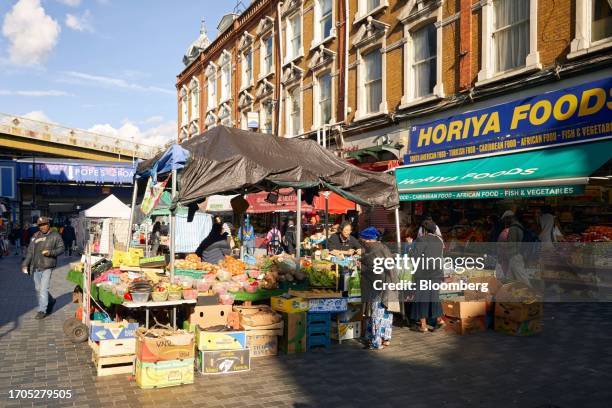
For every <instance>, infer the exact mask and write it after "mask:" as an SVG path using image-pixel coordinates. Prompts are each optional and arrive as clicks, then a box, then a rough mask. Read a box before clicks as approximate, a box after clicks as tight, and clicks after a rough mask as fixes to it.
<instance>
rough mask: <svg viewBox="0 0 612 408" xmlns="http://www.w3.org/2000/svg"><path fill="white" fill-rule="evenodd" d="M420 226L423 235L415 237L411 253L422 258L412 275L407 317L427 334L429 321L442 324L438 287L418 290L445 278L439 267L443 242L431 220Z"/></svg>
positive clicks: (441, 259) (418, 329)
mask: <svg viewBox="0 0 612 408" xmlns="http://www.w3.org/2000/svg"><path fill="white" fill-rule="evenodd" d="M421 227H422V229H423V231H424V235H422V236H420V237H418V238H417V239H416V240H415V243H414V249H413V254H412V256H413V257H414V258H421V260H422V261H421V263H420V266H419V267H417V268H416V269H415V272H414V275H413V281H414V282H415V283H416V291H415V295H414V301H413V303H412V305H411V308H410V318H411V319H412V320H415V321H417V326H416V330H417V331H419V332H421V333H426V332H428V331H429V327H428V325H427V323H428V320H433V319H435V321H436V328H441V327H443V326H444V320H442V315H443V312H442V305H441V303H440V293H439V290H437V289H427V288H426V289H421V287H422V286H421V285H422V284H423V285H426V286H431V285H430V283H432V284H433V283H440V282H442V280H443V279H444V272H443V270H442V263H443V259H444V258H443V256H444V255H443V252H444V242H443V241H442V238H441V237H440V236H439V235H438V234H437V231H439V229H438V226H437V225H436V224H435V223H434V222H433V220H430V219H426V220H425V221H423V223H422V225H421Z"/></svg>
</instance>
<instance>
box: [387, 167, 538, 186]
mask: <svg viewBox="0 0 612 408" xmlns="http://www.w3.org/2000/svg"><path fill="white" fill-rule="evenodd" d="M538 170H539V168H538V167H531V168H521V167H514V168H509V169H503V170H497V171H495V172H486V171H485V172H471V173H467V174H464V175H441V176H428V177H421V178H415V179H403V180H400V181H398V182H397V184H398V186H400V189H401V188H402V186H409V185H415V184H419V185H420V184H423V183H427V184H435V185H440V186H443V185H444V183H453V184H454V185H455V184H457V183H455V182H460V183H461V184H464V183H465V184H468V183H469V184H473V182H475V181H477V182H481V183H485V182H492V181H497V180H498V179H499V178H500V177H501V178H504V177H507V176H513V177H512V178H513V179H518V180H520V178H521V177H520V176H530V177H529V179H531V178H533V176H536V177H537V171H538Z"/></svg>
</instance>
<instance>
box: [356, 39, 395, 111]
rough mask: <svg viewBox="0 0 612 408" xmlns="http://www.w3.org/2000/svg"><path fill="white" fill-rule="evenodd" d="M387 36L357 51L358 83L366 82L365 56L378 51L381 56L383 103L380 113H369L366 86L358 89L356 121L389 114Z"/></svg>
mask: <svg viewBox="0 0 612 408" xmlns="http://www.w3.org/2000/svg"><path fill="white" fill-rule="evenodd" d="M385 37H386V36H385V35H383V36H382V38H381V39H379V40H378V41H377V42H375V43H374V44H372V45H369V46H367V47H364V48H362V49H359V48H358V49H357V64H358V65H357V83H358V84H363V83H364V80H365V62H364V60H363V56H364V55H366V54H368V53H370V52H372V51H378V52H380V54H381V56H380V57H381V64H382V101H381V103H380V106H379V109H378V112H368V109H367V106H366V101H367V97H366V90H365V86H358V87H357V109H356V110H355V120H356V121H358V120H364V119H369V118H371V117H375V116H379V115H382V114H386V113H388V108H387V53H386V52H385V51H384V50H385V48H386V40H385Z"/></svg>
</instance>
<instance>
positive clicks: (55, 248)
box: [21, 217, 64, 319]
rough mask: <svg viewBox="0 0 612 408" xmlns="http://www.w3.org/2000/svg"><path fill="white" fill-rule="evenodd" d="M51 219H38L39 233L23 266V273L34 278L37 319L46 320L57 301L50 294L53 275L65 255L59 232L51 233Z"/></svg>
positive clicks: (35, 235)
mask: <svg viewBox="0 0 612 408" xmlns="http://www.w3.org/2000/svg"><path fill="white" fill-rule="evenodd" d="M49 222H50V221H49V219H48V218H46V217H40V218H38V221H37V224H38V227H39V231H38V232H37V233H36V234H34V236H33V237H32V239H31V241H30V245H29V246H28V250H27V252H26V257H25V259H24V260H23V263H22V265H21V270H22V272H23V273H28V274H29V273H31V274H32V275H33V276H34V287H35V288H36V293H37V296H38V313H37V314H36V319H44V318H45V316H47V315H48V314H50V313H51V312H52V311H53V306H54V305H55V301H56V300H55V299H54V298H53V296H51V294H50V293H49V284H50V282H51V274H52V272H53V269H54V268H55V267H56V266H57V257H58V256H60V255H61V254H63V253H64V241H63V240H62V237H61V236H60V235H59V234H58V233H57V232H51V231H50V225H49Z"/></svg>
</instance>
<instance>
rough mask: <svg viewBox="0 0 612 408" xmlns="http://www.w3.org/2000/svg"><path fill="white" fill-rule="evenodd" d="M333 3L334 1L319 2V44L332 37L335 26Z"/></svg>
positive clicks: (324, 0)
mask: <svg viewBox="0 0 612 408" xmlns="http://www.w3.org/2000/svg"><path fill="white" fill-rule="evenodd" d="M332 3H333V2H332V0H319V1H318V6H319V11H318V16H319V27H318V32H317V34H318V40H319V42H321V41H323V40H325V39H326V38H328V37H331V36H332V29H333V26H334V19H333V8H332Z"/></svg>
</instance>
